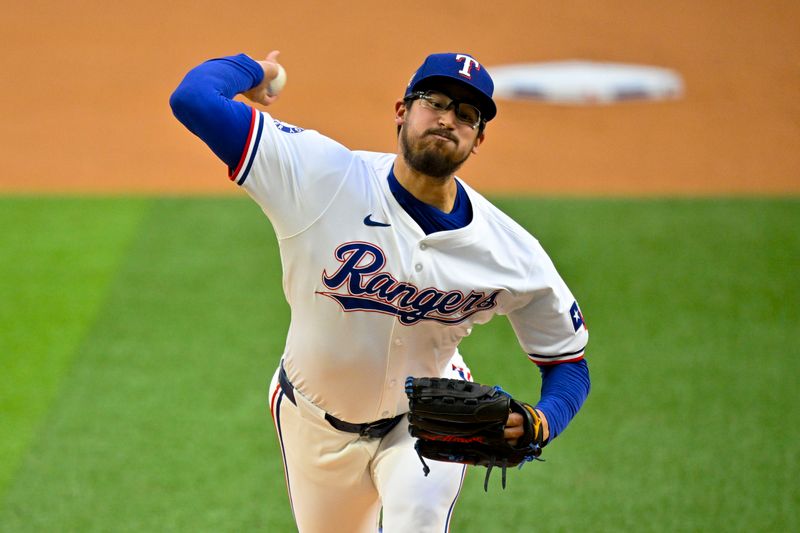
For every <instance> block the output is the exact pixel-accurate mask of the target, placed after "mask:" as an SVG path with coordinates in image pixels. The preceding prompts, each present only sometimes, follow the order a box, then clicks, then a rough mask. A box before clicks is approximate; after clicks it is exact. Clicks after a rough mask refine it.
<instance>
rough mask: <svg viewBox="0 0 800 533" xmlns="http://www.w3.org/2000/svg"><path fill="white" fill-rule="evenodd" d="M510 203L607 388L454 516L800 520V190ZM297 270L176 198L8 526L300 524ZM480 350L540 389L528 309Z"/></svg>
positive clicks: (507, 527) (672, 524) (596, 385)
mask: <svg viewBox="0 0 800 533" xmlns="http://www.w3.org/2000/svg"><path fill="white" fill-rule="evenodd" d="M499 203H500V205H502V206H503V207H504V208H505V209H506V210H507V211H508V212H509V213H510V214H512V215H513V216H514V217H515V218H517V219H518V220H519V221H520V222H522V223H523V225H525V226H526V227H528V228H529V229H531V231H532V232H533V233H534V234H535V235H536V236H537V237H538V238H539V239H540V241H541V242H542V243H543V245H544V246H545V248H546V249H547V250H548V251H549V252H550V255H551V257H552V258H553V259H554V261H555V263H556V265H557V266H558V268H559V270H560V272H561V273H562V275H563V276H564V278H565V279H566V280H567V282H568V283H569V285H570V286H571V287H572V289H573V291H574V292H575V293H576V295H577V296H578V297H579V300H580V303H581V305H582V307H583V310H584V312H585V315H586V319H587V321H588V324H589V327H590V331H591V335H592V340H591V343H590V349H589V360H590V367H591V370H592V377H593V391H592V394H591V395H590V397H589V401H588V402H587V404H586V406H585V408H584V410H583V411H582V412H581V413H580V415H579V416H578V418H576V420H575V421H574V422H573V423H572V425H571V426H570V427H569V428H568V430H567V432H566V433H565V434H564V435H563V436H562V437H560V438H559V439H558V440H557V441H556V442H554V443H553V444H552V446H550V447H548V448H547V449H546V451H545V455H544V457H545V458H546V459H547V462H546V463H536V464H531V465H527V466H526V467H525V468H524V469H522V470H521V471H513V472H510V473H509V487H508V489H507V490H506V491H505V492H503V491H501V490H500V487H499V475H498V474H499V472H495V473H494V474H493V476H494V479H493V482H492V483H491V484H490V494H488V495H487V494H484V493H483V490H482V482H483V474H484V471H483V470H478V469H472V470H470V473H469V475H468V477H467V483H466V486H465V488H464V490H463V491H462V496H461V500H460V501H459V504H458V505H457V507H456V510H455V518H454V524H453V530H454V531H462V532H464V531H466V532H470V531H475V532H477V531H531V530H535V529H544V530H547V531H706V530H719V529H724V530H726V531H747V530H774V531H789V530H797V529H798V526H799V525H800V524H798V511H797V509H798V508H800V506H798V503H800V498H798V488H797V483H796V481H795V480H796V479H797V477H798V474H800V468H798V464H797V459H796V458H797V457H798V455H800V454H798V452H800V449H799V448H800V444H798V443H800V430H799V429H798V428H800V420H798V400H797V399H796V394H795V392H794V381H795V379H794V376H795V375H797V373H798V370H800V368H798V367H799V366H800V363H799V362H798V355H799V354H798V350H797V348H796V347H795V346H794V345H793V342H794V338H793V335H792V334H793V333H794V332H796V331H797V330H798V326H800V316H799V311H798V306H797V304H796V302H797V301H798V297H800V281H799V280H798V278H797V276H796V265H797V264H798V259H800V236H798V234H797V232H796V230H795V228H797V227H799V226H800V202H798V201H796V200H696V201H695V200H619V201H616V200H578V199H570V200H524V199H516V200H501V201H499ZM279 269H280V262H279V258H278V256H277V251H276V246H275V243H274V237H273V235H272V234H271V231H270V229H269V225H268V224H267V223H266V221H265V219H264V217H263V215H262V214H261V213H260V212H259V210H258V208H257V207H255V206H254V205H252V204H251V203H250V202H249V201H248V200H246V199H225V200H217V199H192V200H160V201H157V202H156V205H155V207H154V208H153V209H152V210H151V211H150V212H149V214H148V218H147V220H146V222H145V224H143V226H142V230H141V232H140V233H139V235H138V237H137V241H136V242H135V243H134V245H133V247H132V249H131V253H130V254H129V257H128V260H127V261H126V263H125V265H124V267H123V268H122V269H121V271H120V275H119V277H118V278H117V281H116V282H115V283H114V285H113V287H112V289H111V291H110V293H109V298H108V300H107V304H106V305H105V306H104V308H103V310H102V313H101V315H100V318H99V320H98V321H97V322H96V324H95V325H94V327H93V329H92V332H91V335H90V336H89V337H88V338H87V339H86V341H85V342H84V343H83V345H82V348H81V353H80V358H79V359H77V360H76V365H75V367H74V371H73V372H71V373H70V375H69V379H68V381H67V382H66V383H65V384H64V387H63V388H62V393H61V395H60V396H59V398H58V402H57V404H56V405H55V406H54V409H52V410H51V412H50V415H49V418H48V423H47V425H46V426H45V428H44V429H43V431H42V432H41V434H40V435H39V436H38V438H37V439H36V441H35V443H34V446H33V447H32V451H31V452H30V454H29V455H28V457H27V459H26V461H25V463H24V465H23V467H22V469H21V470H20V473H19V475H18V476H17V477H16V478H15V483H14V485H13V486H12V488H11V490H10V491H9V495H8V499H7V504H6V507H5V509H4V510H3V511H0V530H3V529H4V528H6V529H8V530H9V531H41V530H56V531H59V530H79V531H134V530H135V531H156V530H157V531H194V530H197V531H241V530H247V531H252V530H259V531H291V530H293V529H294V528H293V525H292V521H291V514H290V511H289V506H288V502H287V499H286V495H285V489H284V485H283V479H282V471H281V465H280V460H279V451H278V449H277V447H276V445H275V439H274V432H273V430H272V429H271V427H270V421H269V417H268V414H267V412H266V390H265V389H266V382H267V380H268V379H269V377H270V375H271V373H272V370H273V369H274V365H275V363H276V362H277V358H278V354H280V352H281V350H282V345H283V340H284V337H285V332H286V324H287V320H288V317H287V311H286V305H285V303H284V302H283V297H282V294H281V292H280V283H281V282H280V272H279ZM463 348H464V349H463V352H464V354H465V355H466V357H467V359H468V361H469V362H470V364H471V366H472V368H473V370H474V374H475V375H476V377H477V379H479V380H481V381H485V382H490V383H499V384H502V385H503V386H504V387H505V388H506V389H507V390H509V391H510V392H512V393H513V394H515V395H517V396H519V397H520V398H523V399H527V400H529V401H535V399H536V397H537V396H538V390H537V389H538V384H539V378H538V376H537V374H538V373H537V371H536V369H535V367H534V366H533V365H531V364H530V363H529V362H528V361H527V359H526V358H525V356H524V354H522V353H521V352H520V349H519V346H518V344H517V342H516V340H515V338H514V336H513V333H512V332H511V329H510V328H509V327H508V325H507V323H506V321H504V320H502V319H500V320H495V321H493V322H492V323H491V324H489V325H486V326H481V327H477V328H476V330H475V332H474V333H473V336H472V337H470V338H469V339H468V340H467V342H466V343H465V344H464V347H463ZM332 378H333V377H332Z"/></svg>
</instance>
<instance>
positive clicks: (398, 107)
mask: <svg viewBox="0 0 800 533" xmlns="http://www.w3.org/2000/svg"><path fill="white" fill-rule="evenodd" d="M407 112H408V108H407V107H406V103H405V102H404V101H403V100H402V99H400V100H398V101H396V102H395V103H394V123H395V125H396V126H402V125H403V124H404V123H405V121H406V113H407Z"/></svg>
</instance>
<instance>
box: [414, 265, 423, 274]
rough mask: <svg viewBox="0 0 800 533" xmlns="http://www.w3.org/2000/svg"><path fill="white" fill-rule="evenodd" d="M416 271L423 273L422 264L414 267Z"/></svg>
mask: <svg viewBox="0 0 800 533" xmlns="http://www.w3.org/2000/svg"><path fill="white" fill-rule="evenodd" d="M414 270H416V271H417V272H421V271H422V263H417V264H416V265H414Z"/></svg>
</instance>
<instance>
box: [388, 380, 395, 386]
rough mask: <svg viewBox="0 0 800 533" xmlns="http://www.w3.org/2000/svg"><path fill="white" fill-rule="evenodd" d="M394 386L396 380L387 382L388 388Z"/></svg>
mask: <svg viewBox="0 0 800 533" xmlns="http://www.w3.org/2000/svg"><path fill="white" fill-rule="evenodd" d="M395 385H397V380H396V379H393V380H391V381H390V382H389V386H390V387H394V386H395Z"/></svg>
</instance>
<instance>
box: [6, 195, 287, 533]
mask: <svg viewBox="0 0 800 533" xmlns="http://www.w3.org/2000/svg"><path fill="white" fill-rule="evenodd" d="M279 269H280V260H279V258H278V256H277V254H276V245H275V244H274V237H273V236H272V234H271V229H270V227H269V225H268V223H267V222H266V219H264V217H263V215H261V213H260V211H259V210H258V208H257V207H256V206H255V205H254V204H252V203H251V202H249V201H246V200H243V199H241V198H239V199H226V200H216V199H191V200H189V199H187V200H181V199H170V200H155V201H153V207H152V209H151V210H150V212H149V213H148V217H147V219H146V221H145V222H144V224H143V225H142V227H141V229H140V231H139V234H138V236H137V240H136V242H135V243H134V245H133V246H132V249H131V251H130V253H129V254H128V257H127V261H126V263H125V264H124V265H123V267H122V268H121V270H120V274H119V276H118V277H117V279H116V283H115V284H114V286H113V287H112V288H111V290H110V293H109V298H108V299H107V301H106V305H105V306H104V308H103V309H102V312H101V316H100V317H99V319H98V320H97V321H96V323H95V326H94V328H93V330H92V332H91V336H90V337H89V338H88V339H86V340H85V341H84V343H83V345H82V350H81V354H80V359H78V360H77V361H76V364H75V368H74V369H73V372H72V373H71V374H70V376H69V381H68V382H67V383H66V384H65V387H64V388H63V390H62V394H61V395H60V397H59V399H58V400H59V401H58V405H57V406H55V407H54V409H53V410H52V411H51V417H50V419H49V425H48V426H47V427H46V428H45V429H44V430H43V431H42V432H41V434H40V435H39V438H38V439H37V442H36V443H35V446H34V448H33V451H32V453H31V454H30V456H29V458H28V460H27V461H26V462H25V464H24V466H23V469H22V471H21V472H20V475H19V476H17V478H16V482H15V484H14V485H13V487H12V489H11V491H10V492H9V495H8V498H7V502H6V507H5V510H4V511H3V513H2V514H1V515H0V524H3V525H6V526H7V528H8V529H9V530H13V531H59V530H69V531H249V530H253V529H256V528H258V527H259V526H261V525H263V524H265V523H268V522H270V521H272V523H275V519H270V518H269V517H268V516H267V515H268V513H269V512H270V511H271V507H270V506H271V505H272V506H274V508H276V509H278V510H279V515H281V516H279V517H278V518H277V521H278V523H280V520H284V524H287V526H286V527H284V528H282V530H288V527H289V526H288V523H287V522H286V520H291V516H290V514H288V501H287V498H286V496H285V495H284V494H283V493H284V483H283V474H282V470H281V465H280V461H278V460H276V454H277V453H278V452H277V450H276V449H275V447H274V442H273V441H274V438H273V435H272V430H271V422H270V418H269V414H268V407H267V386H268V382H269V379H270V377H271V373H272V370H273V369H274V366H275V364H276V363H277V361H278V358H279V356H280V354H281V352H282V349H283V337H284V335H285V332H286V328H287V320H288V312H287V309H286V304H285V302H284V301H283V296H282V293H281V291H280V284H279V280H280V275H279ZM273 491H274V492H275V494H274V495H273V494H271V493H272V492H273ZM0 529H2V528H0Z"/></svg>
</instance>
